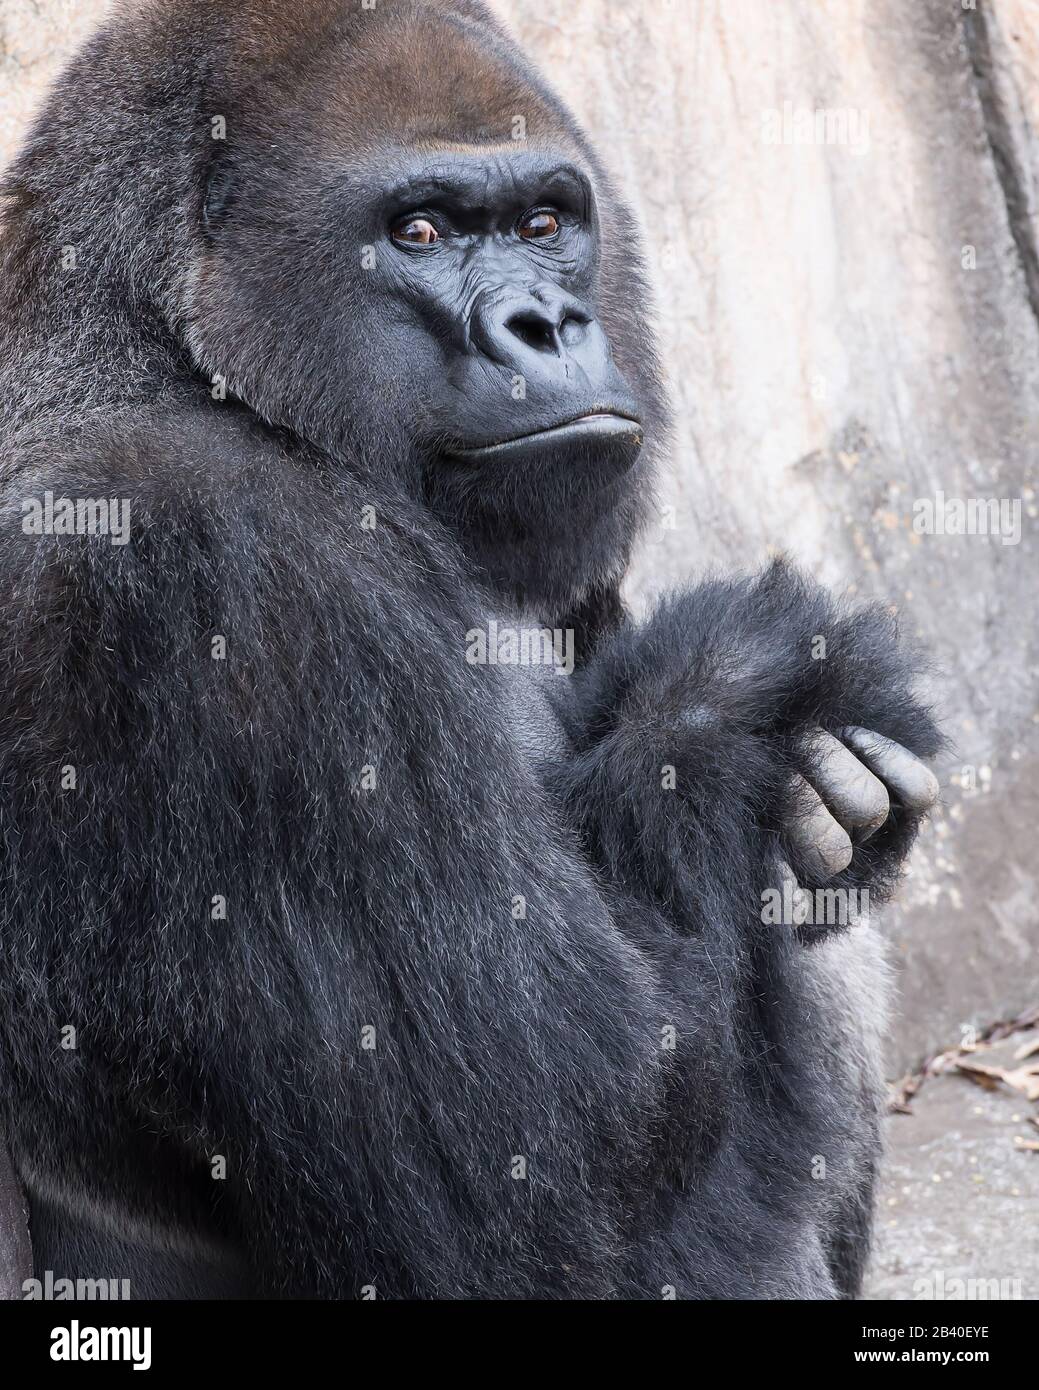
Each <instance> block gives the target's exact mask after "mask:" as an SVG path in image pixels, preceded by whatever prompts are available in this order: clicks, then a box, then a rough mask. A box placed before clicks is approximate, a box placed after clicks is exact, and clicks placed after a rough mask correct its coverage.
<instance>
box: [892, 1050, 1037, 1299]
mask: <svg viewBox="0 0 1039 1390" xmlns="http://www.w3.org/2000/svg"><path fill="white" fill-rule="evenodd" d="M1029 1047H1036V1048H1039V1031H1037V1030H1036V1029H1034V1028H1033V1029H1032V1030H1030V1031H1026V1032H1016V1033H1013V1034H1011V1035H1010V1036H1009V1037H1007V1038H1004V1039H1002V1040H1000V1041H998V1042H994V1043H992V1044H990V1045H983V1046H981V1047H979V1048H977V1049H976V1050H974V1051H971V1052H960V1051H958V1050H957V1051H956V1052H955V1053H950V1054H946V1055H945V1059H944V1060H943V1061H941V1062H939V1066H941V1067H943V1068H947V1069H943V1070H941V1071H939V1073H938V1074H937V1075H931V1076H927V1077H926V1078H925V1079H924V1080H923V1081H922V1083H920V1085H919V1090H918V1091H917V1092H916V1094H915V1095H912V1096H910V1097H909V1098H908V1100H907V1102H906V1105H907V1108H908V1109H909V1110H910V1111H911V1113H909V1114H892V1116H891V1117H890V1120H889V1123H888V1145H889V1151H888V1156H887V1162H886V1165H885V1172H884V1180H883V1183H882V1187H881V1194H880V1203H879V1209H878V1213H877V1242H876V1253H875V1256H874V1260H873V1266H872V1270H871V1274H870V1277H869V1280H868V1284H867V1295H866V1296H867V1297H868V1298H873V1299H883V1298H894V1299H913V1298H927V1299H935V1298H943V1297H944V1298H945V1299H946V1300H950V1299H953V1298H957V1297H960V1298H962V1297H964V1296H966V1297H974V1298H985V1297H992V1296H993V1295H994V1294H998V1296H999V1297H1001V1298H1022V1299H1037V1298H1039V1125H1037V1124H1036V1123H1035V1120H1036V1118H1039V1106H1037V1105H1036V1103H1035V1101H1036V1100H1037V1099H1039V1051H1037V1052H1035V1053H1033V1054H1032V1055H1030V1056H1024V1055H1023V1054H1024V1052H1025V1050H1026V1049H1027V1048H1029ZM1015 1054H1017V1055H1015ZM963 1066H967V1067H971V1068H973V1067H985V1068H989V1069H990V1070H989V1071H980V1072H979V1071H975V1072H973V1073H971V1074H972V1075H974V1076H977V1077H979V1078H980V1079H981V1081H982V1082H984V1084H979V1082H977V1081H974V1080H972V1079H970V1075H969V1074H968V1073H966V1072H964V1071H962V1070H961V1069H960V1068H961V1067H963ZM1000 1073H1001V1075H1000ZM989 1087H991V1089H989ZM1030 1097H1031V1098H1030ZM1029 1146H1031V1147H1029ZM957 1281H963V1285H962V1287H961V1285H960V1284H959V1283H957ZM969 1281H985V1282H984V1283H981V1282H975V1283H974V1284H973V1286H972V1285H971V1284H970V1282H969ZM992 1281H996V1282H995V1283H993V1282H992Z"/></svg>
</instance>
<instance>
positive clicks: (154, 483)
mask: <svg viewBox="0 0 1039 1390" xmlns="http://www.w3.org/2000/svg"><path fill="white" fill-rule="evenodd" d="M288 459H289V451H288V450H286V449H282V448H281V447H280V446H279V442H278V440H277V437H275V436H271V435H267V436H265V435H263V434H261V433H260V431H259V430H257V428H256V427H255V423H254V422H253V420H252V419H251V417H249V416H246V415H244V414H243V413H239V412H237V411H235V410H234V409H233V408H229V409H228V410H227V411H226V412H221V411H219V410H212V411H207V410H205V409H193V408H183V407H181V408H176V407H170V408H166V409H160V408H154V407H153V408H147V409H140V410H134V409H127V410H125V411H122V412H117V413H115V414H109V415H106V416H104V417H101V418H96V419H95V418H91V417H89V416H87V417H84V418H83V419H81V420H77V421H72V422H63V423H62V424H61V425H60V426H50V427H47V428H43V429H40V430H38V431H36V432H32V433H27V434H24V435H23V436H22V437H21V438H20V439H19V440H18V441H17V442H16V443H14V444H13V445H12V446H10V447H9V448H8V450H7V451H6V456H5V458H4V462H3V470H2V482H0V489H2V490H0V505H2V507H3V511H4V514H5V515H6V514H7V512H8V510H9V509H10V508H11V507H20V506H21V504H22V503H23V502H25V501H26V500H27V499H29V498H33V497H38V496H42V495H43V494H45V493H50V494H52V496H53V497H55V498H57V497H63V498H69V499H72V500H76V499H81V498H82V499H86V498H100V497H105V498H109V499H112V498H120V499H126V500H127V501H128V502H130V503H131V505H132V504H136V506H137V508H138V509H140V510H143V512H144V513H145V514H151V513H152V512H153V511H155V512H165V513H167V514H172V513H176V512H178V511H179V512H182V513H183V514H184V515H185V516H186V515H188V514H190V512H191V511H192V509H193V508H197V507H206V506H222V507H227V506H231V507H235V506H237V505H239V504H240V503H244V502H245V501H246V500H247V499H248V498H249V497H250V496H255V494H256V492H257V489H260V490H262V489H264V488H265V487H266V486H271V487H273V486H276V485H277V482H278V479H279V477H280V475H281V472H282V471H283V469H284V467H285V465H286V463H287V462H288ZM6 529H8V528H6V527H5V530H6Z"/></svg>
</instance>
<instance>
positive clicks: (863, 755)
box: [782, 725, 939, 882]
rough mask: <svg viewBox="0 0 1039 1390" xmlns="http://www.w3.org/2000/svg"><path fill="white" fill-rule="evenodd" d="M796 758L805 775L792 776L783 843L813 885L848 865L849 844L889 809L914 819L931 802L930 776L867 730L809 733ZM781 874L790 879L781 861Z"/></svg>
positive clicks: (873, 828)
mask: <svg viewBox="0 0 1039 1390" xmlns="http://www.w3.org/2000/svg"><path fill="white" fill-rule="evenodd" d="M842 740H843V742H842ZM804 756H805V763H806V771H805V772H804V773H800V772H798V773H795V774H794V780H793V803H792V806H791V808H790V810H789V811H788V813H787V816H786V818H785V825H784V836H783V838H784V840H786V842H787V843H788V844H789V846H790V849H791V851H792V853H793V854H794V856H795V857H796V858H797V859H798V860H799V862H800V863H801V864H803V865H804V866H805V869H806V871H807V874H808V876H809V877H810V878H811V879H812V880H813V881H817V882H825V881H826V880H828V879H831V878H833V876H834V875H835V874H839V873H841V872H843V870H845V869H846V868H848V866H849V865H850V864H851V862H852V858H853V856H854V854H855V850H856V847H857V846H858V845H865V844H867V843H868V842H869V840H870V839H872V837H873V836H874V835H875V834H876V833H877V832H878V831H880V830H881V829H882V828H883V827H884V825H886V823H887V821H888V818H889V817H890V815H891V811H892V806H893V805H894V806H895V807H898V808H900V809H901V811H902V813H903V814H906V815H909V816H912V817H916V818H919V817H922V816H924V815H926V814H927V812H928V811H929V810H930V809H931V807H932V806H934V804H935V802H936V801H937V800H938V792H939V786H938V779H937V777H935V775H934V773H933V772H931V770H930V769H929V768H927V767H925V766H924V764H923V763H922V762H921V761H920V759H919V758H917V757H915V756H914V755H913V754H912V753H910V752H909V750H908V748H903V747H902V745H901V744H900V743H895V742H894V740H893V739H889V738H885V737H884V736H883V734H876V733H871V732H870V731H869V730H868V729H860V728H856V727H855V726H854V725H852V726H849V727H847V728H844V729H842V730H841V737H840V738H835V737H834V736H833V734H828V733H826V732H825V731H824V730H822V729H816V730H814V731H813V732H812V733H811V734H809V736H808V737H807V738H806V740H805V743H804ZM782 869H783V872H784V877H789V878H791V879H794V880H795V881H796V875H795V874H794V872H793V870H792V869H791V868H790V866H789V864H787V863H786V862H785V861H784V863H783V865H782Z"/></svg>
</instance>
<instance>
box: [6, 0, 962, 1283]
mask: <svg viewBox="0 0 1039 1390" xmlns="http://www.w3.org/2000/svg"><path fill="white" fill-rule="evenodd" d="M0 261H2V268H0V402H2V410H3V450H4V466H3V485H2V486H3V490H2V496H0V841H2V846H3V854H2V858H0V876H2V877H0V1076H2V1085H0V1124H2V1127H3V1136H4V1141H5V1143H6V1146H7V1148H8V1150H9V1153H10V1157H11V1162H12V1164H13V1167H14V1169H15V1171H16V1172H17V1174H18V1177H19V1179H20V1182H21V1184H22V1185H23V1187H24V1189H25V1193H26V1197H27V1202H28V1212H29V1224H30V1233H31V1240H32V1247H33V1255H34V1260H35V1266H36V1271H37V1274H38V1275H40V1276H42V1274H43V1272H44V1271H50V1272H51V1273H52V1274H53V1276H54V1277H55V1278H79V1277H93V1278H99V1277H111V1278H120V1279H123V1278H125V1279H129V1280H130V1283H131V1288H132V1291H133V1293H134V1294H135V1295H136V1296H138V1297H173V1298H176V1297H194V1298H218V1297H254V1298H322V1299H345V1298H358V1297H377V1298H404V1299H475V1298H479V1299H512V1298H517V1299H522V1298H527V1299H542V1298H545V1299H555V1298H574V1299H642V1298H646V1299H659V1298H671V1297H679V1298H839V1297H850V1296H854V1295H855V1293H856V1292H857V1290H858V1288H859V1285H860V1280H861V1277H862V1270H863V1262H864V1259H865V1257H866V1253H867V1249H868V1243H869V1228H870V1210H871V1191H872V1183H873V1175H874V1171H875V1167H876V1163H877V1158H878V1134H879V1110H880V1102H879V1097H880V1082H879V1077H880V1071H879V1063H878V1056H879V1047H878V1040H879V1037H880V1035H881V1032H882V1030H883V1027H884V998H885V992H886V985H885V965H884V958H883V952H882V950H881V949H880V947H879V945H878V938H877V936H876V934H875V931H874V928H873V927H872V926H871V925H870V923H869V921H868V920H866V918H867V916H868V914H866V913H865V912H862V911H859V912H857V913H850V914H849V913H843V912H837V911H835V912H832V913H822V914H820V913H818V912H816V911H810V910H809V909H811V908H812V906H813V904H817V903H818V901H819V898H820V895H821V894H829V895H830V897H829V898H828V899H827V902H828V904H830V905H836V904H838V903H845V902H847V901H854V902H855V903H861V902H863V901H866V902H868V904H869V905H870V906H871V907H872V906H873V905H875V904H877V903H879V902H880V901H881V900H882V899H883V898H884V897H885V896H886V895H888V894H889V893H890V892H891V891H892V889H893V887H894V885H895V883H896V881H897V878H898V875H899V870H900V866H901V864H902V861H903V859H904V857H905V855H906V853H907V851H908V849H909V847H910V845H911V842H912V840H913V836H914V834H915V832H916V830H917V827H918V826H919V824H920V822H921V819H922V817H923V816H924V814H925V813H926V811H927V809H928V807H929V806H930V804H931V803H932V801H933V800H934V797H935V793H936V787H937V784H936V781H935V779H934V777H933V775H932V774H931V772H930V771H929V770H928V769H927V768H926V767H925V766H924V763H923V762H922V761H920V760H921V759H924V758H927V757H930V756H932V755H933V754H934V753H935V752H936V751H937V750H938V748H939V747H940V743H941V736H940V733H939V731H938V729H937V727H936V725H935V723H934V722H933V719H932V717H931V714H930V713H929V711H928V709H927V708H926V706H925V705H924V704H922V703H921V702H920V700H919V698H918V697H917V695H916V694H915V693H914V688H915V679H916V675H917V658H916V657H914V656H913V655H912V654H911V653H908V652H907V651H906V649H905V648H904V646H903V645H902V643H901V640H900V638H899V637H898V635H897V633H896V631H895V627H894V624H893V621H892V618H891V616H890V614H889V612H888V611H887V610H885V609H883V608H881V607H869V606H865V607H861V608H852V607H849V606H847V605H846V604H845V603H844V602H843V601H842V600H838V599H834V598H832V597H831V596H829V595H828V594H827V593H825V592H824V591H823V590H822V589H820V588H819V587H818V586H817V585H816V584H814V583H813V582H811V581H809V580H808V579H806V578H803V577H801V576H800V575H799V574H798V573H797V572H796V571H795V570H794V569H792V568H791V567H790V566H789V565H787V564H786V563H784V562H778V563H775V564H773V565H772V566H771V567H770V568H769V569H767V570H766V571H765V572H763V573H762V574H759V575H756V576H752V577H749V578H748V577H728V578H712V579H708V580H706V581H705V582H703V583H701V584H700V585H698V586H697V587H693V588H690V589H688V590H685V591H683V592H678V593H674V594H671V595H668V596H665V597H664V598H663V599H662V600H661V602H660V603H659V605H658V606H657V607H656V608H655V610H654V611H653V612H651V613H650V614H649V616H648V617H647V618H646V619H645V620H644V621H638V622H637V621H635V620H634V619H633V618H632V617H631V616H629V614H628V613H627V612H626V610H625V607H624V605H623V603H622V601H621V598H620V588H619V586H620V582H621V579H622V577H623V575H624V571H625V568H626V565H627V562H628V557H629V553H630V550H631V547H632V545H633V542H634V540H635V539H636V537H637V536H638V534H639V528H640V526H641V525H642V524H643V521H644V519H645V517H646V515H647V509H648V508H649V506H650V505H651V503H650V501H649V499H650V497H651V489H652V477H653V473H654V460H655V459H658V458H659V457H660V455H661V452H662V449H663V447H664V446H665V445H666V442H667V428H668V427H667V415H666V406H665V402H664V399H663V396H662V390H661V386H660V371H659V364H658V361H657V358H656V356H655V350H654V346H653V342H652V337H651V333H650V330H649V327H648V315H649V309H648V307H647V306H648V294H647V289H646V285H645V282H644V274H643V269H642V264H641V260H640V251H639V243H638V237H637V234H636V227H635V223H634V221H633V218H632V216H631V215H630V213H629V212H628V211H627V209H626V208H625V206H624V205H623V203H622V202H621V201H620V200H619V198H618V196H617V194H616V192H615V191H614V188H613V186H612V184H611V182H610V180H609V178H608V177H607V175H606V174H605V173H604V171H603V168H602V167H601V165H600V162H599V159H598V158H597V156H596V154H595V152H594V150H593V149H591V148H590V146H589V143H588V141H587V139H586V138H585V136H584V135H583V134H582V132H581V130H580V129H579V127H578V126H577V125H576V123H575V122H574V120H573V118H572V117H571V116H570V115H569V113H568V112H567V110H566V108H565V107H564V106H563V105H562V103H561V102H560V101H559V99H558V98H557V97H556V96H555V95H554V94H553V93H552V92H551V91H550V90H549V88H548V87H547V86H546V84H545V82H544V81H543V80H542V78H541V77H540V76H539V75H538V73H537V72H536V71H535V70H534V69H533V68H532V67H531V66H530V65H529V63H528V62H527V60H526V59H525V58H524V57H523V56H522V55H521V54H520V53H519V52H518V51H517V49H516V47H515V46H514V44H513V42H512V41H511V40H510V38H509V37H508V36H507V35H506V33H505V32H504V31H503V29H502V28H501V27H500V26H499V25H498V23H497V22H496V21H495V20H494V19H493V18H492V17H491V16H490V15H489V13H488V12H487V11H486V10H485V9H484V7H483V5H482V4H480V3H477V0H438V3H433V2H432V0H379V3H378V4H377V5H376V6H375V7H374V8H367V7H365V6H362V5H361V4H359V3H356V0H349V3H348V2H347V0H306V3H302V4H301V3H299V0H293V3H287V2H286V0H121V3H120V4H119V5H118V6H117V8H116V10H115V12H114V14H113V15H112V17H111V18H110V19H109V20H108V22H107V25H106V27H104V28H103V29H102V30H101V32H99V33H98V34H97V35H96V36H95V37H94V38H93V39H92V41H90V42H89V43H88V44H87V46H86V47H85V49H84V50H83V51H82V52H81V53H80V54H79V56H78V57H77V58H76V59H75V60H74V61H73V63H72V64H71V66H70V67H69V68H68V70H67V71H66V72H65V74H64V75H63V76H62V77H61V78H60V80H59V81H58V82H57V84H56V87H55V89H54V91H53V93H52V94H51V96H50V99H49V101H48V103H47V104H46V106H45V109H44V110H43V112H42V114H41V115H40V117H39V118H38V120H37V121H36V124H35V126H34V127H33V129H32V131H31V133H30V134H29V137H28V140H27V142H26V144H25V147H24V149H23V151H22V152H21V155H20V157H19V158H18V159H17V161H16V162H15V164H14V165H13V167H12V169H11V170H10V172H9V174H8V176H7V179H6V183H5V186H4V222H3V232H2V242H0ZM531 632H533V633H534V634H535V637H536V638H537V639H538V640H536V641H533V642H531V641H528V640H527V638H528V637H529V635H530V633H531ZM546 638H547V641H546V640H545V639H546ZM781 889H782V894H783V897H782V902H783V906H782V909H781V910H780V912H779V913H778V915H776V914H774V913H773V914H770V913H769V912H768V911H767V910H766V906H765V905H766V904H767V903H768V902H770V901H773V899H771V898H770V897H769V894H770V893H774V894H778V893H779V892H780V890H781ZM842 894H843V896H842ZM853 894H854V895H858V896H857V897H855V898H854V899H853V898H852V895H853ZM866 895H868V897H867V896H866ZM802 909H803V910H802Z"/></svg>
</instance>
